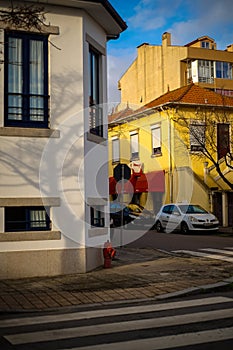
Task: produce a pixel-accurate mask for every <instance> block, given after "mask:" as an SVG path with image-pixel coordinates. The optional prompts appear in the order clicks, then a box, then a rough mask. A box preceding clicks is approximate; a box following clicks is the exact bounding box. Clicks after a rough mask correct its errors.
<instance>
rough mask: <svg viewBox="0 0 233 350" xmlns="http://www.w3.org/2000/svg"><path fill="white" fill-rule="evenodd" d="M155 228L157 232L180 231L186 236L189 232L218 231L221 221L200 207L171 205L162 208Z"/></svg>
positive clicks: (181, 204) (157, 216)
mask: <svg viewBox="0 0 233 350" xmlns="http://www.w3.org/2000/svg"><path fill="white" fill-rule="evenodd" d="M155 228H156V230H157V232H162V231H164V230H166V231H167V232H172V231H174V230H180V231H181V232H182V233H184V234H186V233H188V232H189V231H201V230H203V231H217V230H218V228H219V221H218V219H217V218H216V217H215V216H214V215H213V214H211V213H210V212H208V211H206V210H205V209H203V208H202V207H201V206H200V205H195V204H185V203H171V204H166V205H163V206H162V207H161V208H160V210H159V212H158V214H157V215H156V218H155Z"/></svg>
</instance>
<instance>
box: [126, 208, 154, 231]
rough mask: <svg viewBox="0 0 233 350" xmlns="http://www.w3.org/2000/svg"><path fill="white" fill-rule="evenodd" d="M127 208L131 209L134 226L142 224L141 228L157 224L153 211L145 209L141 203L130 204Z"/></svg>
mask: <svg viewBox="0 0 233 350" xmlns="http://www.w3.org/2000/svg"><path fill="white" fill-rule="evenodd" d="M127 208H128V209H129V211H130V217H131V219H132V221H131V225H132V226H140V227H141V228H144V227H145V228H146V227H147V228H148V229H152V228H153V226H154V224H155V215H154V213H152V212H151V211H149V210H147V209H145V208H144V207H143V206H141V205H139V204H132V203H131V204H128V205H127Z"/></svg>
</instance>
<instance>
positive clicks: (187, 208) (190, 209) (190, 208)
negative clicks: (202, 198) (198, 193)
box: [179, 204, 208, 214]
mask: <svg viewBox="0 0 233 350" xmlns="http://www.w3.org/2000/svg"><path fill="white" fill-rule="evenodd" d="M179 208H180V210H181V211H182V213H184V214H185V213H187V214H207V213H208V212H207V211H206V210H205V209H203V208H202V207H200V205H193V204H189V205H188V204H182V205H179Z"/></svg>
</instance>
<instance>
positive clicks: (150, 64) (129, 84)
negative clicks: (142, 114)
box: [118, 33, 233, 110]
mask: <svg viewBox="0 0 233 350" xmlns="http://www.w3.org/2000/svg"><path fill="white" fill-rule="evenodd" d="M170 41H171V38H170V34H169V33H164V34H163V38H162V45H161V46H159V45H157V46H156V45H149V44H142V45H141V46H139V47H138V49H137V50H138V51H137V58H136V59H135V61H134V62H133V63H132V64H131V66H130V67H129V68H128V69H127V71H126V72H125V73H124V75H123V76H122V77H121V79H120V80H119V83H118V88H119V90H121V103H120V105H119V106H118V109H119V110H121V109H123V108H125V107H126V105H127V104H128V105H129V106H130V107H132V108H134V109H136V107H138V106H142V105H145V104H146V103H148V102H150V101H152V100H154V99H155V98H157V97H159V96H161V95H162V94H164V93H165V92H167V91H168V89H169V90H174V89H177V88H179V87H181V86H184V85H186V84H187V61H188V60H190V59H199V60H200V59H203V60H212V61H223V62H232V63H233V54H232V52H231V50H232V48H229V49H227V50H216V49H204V48H201V47H200V42H197V43H196V44H193V45H192V46H187V47H186V46H173V45H171V43H170ZM205 41H206V40H205ZM215 47H216V45H215ZM200 85H202V86H205V87H209V88H219V89H222V88H224V89H229V90H233V81H232V80H227V79H217V78H215V79H214V83H213V84H204V85H203V84H200Z"/></svg>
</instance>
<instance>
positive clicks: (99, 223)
mask: <svg viewBox="0 0 233 350" xmlns="http://www.w3.org/2000/svg"><path fill="white" fill-rule="evenodd" d="M90 215H91V226H92V227H104V225H105V220H104V217H103V213H102V211H101V210H99V209H98V208H97V207H91V208H90Z"/></svg>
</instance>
